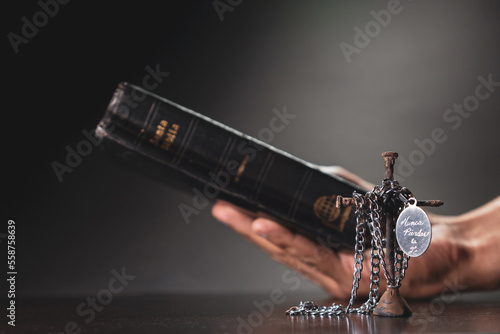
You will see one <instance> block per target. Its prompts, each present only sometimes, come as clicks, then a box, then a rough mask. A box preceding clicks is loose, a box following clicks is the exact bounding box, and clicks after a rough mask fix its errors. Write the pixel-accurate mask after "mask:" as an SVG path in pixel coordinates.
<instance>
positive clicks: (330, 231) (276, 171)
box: [96, 83, 363, 248]
mask: <svg viewBox="0 0 500 334" xmlns="http://www.w3.org/2000/svg"><path fill="white" fill-rule="evenodd" d="M96 135H97V136H98V137H100V138H102V143H101V146H102V147H104V148H105V149H106V150H109V151H111V152H113V153H114V155H115V156H117V157H119V158H120V159H121V160H125V161H126V162H127V165H130V166H134V167H135V168H136V169H139V170H140V171H141V172H143V173H146V174H149V175H153V176H154V177H161V178H162V179H166V180H167V182H170V183H177V182H178V181H179V180H182V181H181V182H183V183H187V184H189V186H190V188H189V191H190V193H191V194H192V195H193V196H192V199H193V200H192V201H190V202H186V203H182V202H181V203H179V204H178V208H179V216H178V217H179V220H182V219H183V220H184V221H185V222H186V223H188V222H189V221H190V219H192V218H193V215H194V214H196V213H198V212H199V211H200V210H202V209H204V208H205V207H207V205H208V203H209V200H211V199H214V198H220V199H224V200H226V201H228V202H231V203H234V204H236V205H238V206H241V207H243V208H245V209H247V210H250V211H252V212H255V213H256V214H257V215H260V216H266V217H272V218H273V219H275V220H276V221H278V222H279V223H281V224H283V225H284V226H286V227H288V228H290V229H292V230H293V231H296V232H297V233H301V234H303V235H304V236H306V237H308V238H311V239H313V240H315V241H316V242H319V243H321V244H323V245H325V246H328V247H330V248H339V247H347V248H353V247H354V236H355V218H354V213H353V212H352V210H351V208H350V207H348V208H344V209H337V208H336V207H335V201H336V197H337V195H341V196H346V197H350V196H351V195H352V193H353V191H358V192H360V193H363V190H362V189H359V188H356V186H355V185H353V184H351V183H349V182H346V181H345V180H343V179H340V178H337V177H333V176H331V175H327V174H325V173H323V172H322V171H321V170H320V167H319V166H318V165H315V164H312V163H309V162H306V161H303V160H301V159H299V158H296V157H294V156H292V155H291V154H288V153H286V152H284V151H281V150H279V149H277V148H275V147H272V146H270V145H268V144H266V143H264V142H262V141H260V140H257V139H255V138H252V137H250V136H248V135H246V134H244V133H241V132H239V131H236V130H234V129H232V128H230V127H228V126H225V125H223V124H221V123H219V122H216V121H214V120H212V119H210V118H208V117H206V116H204V115H201V114H199V113H196V112H194V111H192V110H189V109H187V108H185V107H182V106H180V105H178V104H176V103H174V102H171V101H169V100H167V99H164V98H162V97H160V96H157V95H154V94H152V93H150V92H148V91H146V90H144V89H142V88H140V87H137V86H134V85H131V84H128V83H121V84H120V85H119V86H118V88H117V89H116V91H115V93H114V95H113V98H112V100H111V102H110V103H109V106H108V108H107V110H106V112H105V114H104V116H103V118H102V120H101V121H100V123H99V125H98V127H97V129H96Z"/></svg>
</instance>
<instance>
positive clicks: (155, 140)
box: [149, 120, 168, 146]
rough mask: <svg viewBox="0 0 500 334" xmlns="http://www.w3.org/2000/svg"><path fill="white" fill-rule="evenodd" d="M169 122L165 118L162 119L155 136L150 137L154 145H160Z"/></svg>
mask: <svg viewBox="0 0 500 334" xmlns="http://www.w3.org/2000/svg"><path fill="white" fill-rule="evenodd" d="M167 124H168V122H167V121H165V120H161V121H160V124H158V125H157V126H156V131H155V134H154V135H153V137H151V138H150V139H149V142H150V143H151V144H153V145H156V146H158V144H159V143H160V139H161V137H163V134H164V133H165V128H166V127H167Z"/></svg>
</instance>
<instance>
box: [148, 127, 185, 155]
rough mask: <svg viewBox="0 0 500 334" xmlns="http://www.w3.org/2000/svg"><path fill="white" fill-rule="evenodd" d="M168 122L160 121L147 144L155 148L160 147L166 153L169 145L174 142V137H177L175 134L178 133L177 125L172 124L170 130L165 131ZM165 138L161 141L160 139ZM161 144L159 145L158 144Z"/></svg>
mask: <svg viewBox="0 0 500 334" xmlns="http://www.w3.org/2000/svg"><path fill="white" fill-rule="evenodd" d="M167 126H168V122H167V121H165V120H161V121H160V124H158V125H157V126H156V130H155V133H154V134H153V137H151V138H150V139H149V142H150V143H151V144H153V145H155V146H160V148H161V149H163V150H165V151H168V150H169V149H170V145H172V143H173V142H174V141H175V137H177V133H178V132H179V128H180V126H179V124H175V123H174V124H172V126H171V127H170V128H168V129H167ZM164 136H165V138H164V139H163V140H162V138H163V137H164ZM160 142H161V144H160Z"/></svg>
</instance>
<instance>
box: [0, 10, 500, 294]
mask: <svg viewBox="0 0 500 334" xmlns="http://www.w3.org/2000/svg"><path fill="white" fill-rule="evenodd" d="M387 3H388V2H387V1H364V2H354V3H351V2H349V3H347V2H335V1H286V2H278V1H260V2H251V1H243V2H241V4H239V5H238V6H236V7H234V8H233V11H228V12H226V13H225V14H224V21H221V20H220V19H219V17H218V15H217V13H216V11H215V9H214V8H213V6H212V2H211V1H182V2H181V1H178V2H165V3H164V4H162V5H161V6H160V5H158V4H155V5H151V4H149V3H147V2H144V1H141V2H137V3H135V4H124V3H123V2H119V1H114V2H107V4H106V5H103V4H96V3H93V4H89V3H82V2H70V3H69V4H67V5H64V6H61V8H60V10H59V13H58V14H57V15H56V16H55V17H54V18H51V19H50V22H49V23H48V24H47V26H46V27H43V28H41V29H40V31H39V33H38V35H37V36H35V37H34V38H33V39H32V40H30V42H29V43H28V44H27V45H21V47H20V52H19V53H18V54H17V55H14V52H13V51H12V48H11V47H10V45H9V42H8V40H7V39H6V38H5V39H4V42H3V43H4V46H5V47H6V48H5V50H4V53H5V54H7V55H8V56H9V60H8V61H6V62H5V63H4V65H6V68H5V71H6V72H5V73H8V75H6V76H5V77H4V80H3V82H4V84H5V89H3V90H2V99H1V100H2V115H3V116H4V115H5V117H6V118H7V119H6V121H5V123H3V125H4V126H3V127H4V128H5V129H4V131H3V136H4V138H3V140H2V147H3V148H4V152H5V153H4V157H5V159H4V160H3V161H2V164H3V165H4V166H6V167H7V171H6V172H4V177H3V179H4V184H5V187H2V188H3V189H4V191H3V194H2V196H3V198H4V199H3V200H2V208H4V209H3V210H2V214H3V216H4V219H3V220H2V222H3V223H2V224H4V225H3V226H4V227H2V230H6V227H5V226H6V220H7V219H14V220H15V221H16V224H17V227H18V230H17V233H18V234H17V238H18V243H17V246H18V264H17V266H18V272H19V276H18V289H19V292H20V294H21V295H29V294H36V295H85V294H95V293H96V291H98V290H100V289H102V288H105V287H106V286H107V283H108V281H109V278H110V277H111V274H110V271H111V270H112V269H117V270H119V269H120V268H122V267H126V270H127V273H130V274H132V275H135V276H136V279H135V280H134V281H133V282H132V283H131V284H130V285H129V286H128V287H127V290H126V292H127V293H140V292H160V291H161V292H173V291H175V292H181V291H183V292H234V291H249V292H251V291H270V289H271V288H275V287H277V288H282V289H285V290H286V289H288V288H289V286H290V285H289V284H288V285H287V284H285V282H283V281H282V274H283V273H284V272H285V271H286V270H287V269H286V268H285V267H283V266H281V265H279V264H277V263H275V262H273V261H272V260H271V259H269V258H268V257H267V256H266V255H265V254H264V253H262V252H261V251H260V250H258V249H257V248H256V247H254V246H252V245H250V244H248V243H247V242H246V241H245V240H244V239H243V238H241V237H239V236H238V235H236V234H234V233H233V232H232V231H231V230H229V229H228V228H227V227H225V226H223V225H221V224H219V223H218V222H216V221H215V219H213V218H212V217H211V215H210V209H209V208H207V209H206V210H205V211H203V212H202V214H200V215H199V216H197V217H194V218H193V219H192V222H191V223H190V224H188V225H187V224H185V222H184V221H183V219H182V217H181V215H180V214H179V211H178V209H177V206H178V204H179V203H181V202H185V203H190V202H191V200H192V198H191V195H190V194H189V193H187V194H186V193H182V192H180V191H178V190H175V189H172V188H169V187H166V186H164V185H162V184H158V183H156V182H154V181H152V180H150V179H147V178H144V177H143V176H141V175H137V174H135V173H133V172H130V171H128V170H126V169H122V168H121V167H120V166H117V165H116V164H113V163H111V162H110V161H109V160H108V159H107V157H106V155H105V154H104V153H103V152H101V151H100V150H98V149H94V151H93V152H92V154H90V155H89V156H87V157H85V158H84V159H83V162H82V163H81V165H79V166H78V167H77V168H75V170H74V171H73V172H72V173H71V174H65V175H64V180H63V182H62V183H59V182H58V180H57V178H56V176H55V174H54V172H53V170H52V168H51V163H52V162H53V161H59V162H63V161H64V159H65V156H66V150H65V147H66V146H67V145H69V146H71V147H73V148H75V147H76V145H77V144H78V143H79V142H80V141H81V140H82V139H84V136H83V135H82V134H81V131H82V130H84V129H86V130H90V129H92V128H94V127H95V125H96V124H97V122H98V120H99V118H100V116H101V115H102V113H103V111H104V109H105V107H106V105H107V102H108V101H109V99H110V97H111V95H112V93H113V91H114V88H115V86H116V84H117V83H118V82H119V81H122V80H126V81H129V82H132V83H136V84H141V82H142V78H143V77H144V75H146V73H147V72H146V71H145V67H146V66H148V65H149V66H152V67H154V66H155V65H156V64H160V68H161V69H162V70H163V71H168V72H169V73H170V75H169V76H168V78H166V79H165V81H164V82H163V83H162V84H161V85H160V87H159V88H158V89H156V90H155V91H154V92H155V93H157V94H159V95H162V96H164V97H166V98H169V99H171V100H173V101H175V102H177V103H180V104H182V105H184V106H186V107H189V108H191V109H194V110H196V111H198V112H201V113H203V114H205V115H207V116H210V117H213V118H215V119H217V120H218V121H220V122H222V123H226V124H228V125H230V126H232V127H234V128H236V129H238V130H241V131H243V132H246V133H248V134H250V135H254V136H255V135H257V134H258V132H259V130H260V129H262V128H263V127H267V126H268V124H269V120H270V119H271V117H272V116H273V114H272V109H273V108H278V109H280V110H281V109H282V108H283V107H284V106H286V108H287V111H288V112H289V113H292V114H295V115H297V117H296V118H295V119H294V120H293V121H291V123H290V124H289V125H288V126H287V127H286V128H285V130H284V131H282V132H280V133H277V134H276V136H275V138H274V141H273V142H272V143H271V144H272V145H275V146H277V147H278V148H281V149H284V150H285V151H288V152H290V153H292V154H294V155H297V156H298V157H300V158H303V159H305V160H308V161H311V162H314V163H318V164H324V165H340V166H343V167H345V168H347V169H349V170H350V171H352V172H354V173H356V174H359V175H360V176H362V177H364V178H366V179H367V180H369V181H372V182H379V181H380V180H381V179H382V177H383V164H382V162H383V161H382V159H381V157H380V153H381V152H383V151H387V150H394V151H397V152H399V153H400V155H401V157H403V158H405V159H408V157H409V156H410V154H412V152H413V151H414V150H416V149H417V148H418V147H417V146H416V144H415V142H414V141H415V140H416V139H419V140H423V139H424V138H430V136H431V133H432V131H433V130H434V129H435V128H442V129H443V130H444V131H445V133H446V134H447V136H448V139H447V141H445V142H444V143H442V144H438V145H437V146H436V150H435V152H434V153H433V154H432V155H430V156H426V158H425V161H424V163H423V164H422V165H420V166H418V167H417V168H416V169H415V171H414V172H413V173H412V174H411V176H409V177H406V178H405V179H406V180H405V182H404V185H406V186H407V187H409V188H410V189H411V190H412V191H413V193H414V194H416V195H417V196H418V197H421V198H427V199H442V200H444V201H445V202H446V205H445V206H443V207H442V208H439V209H437V210H434V211H435V212H438V213H442V214H449V215H457V214H460V213H463V212H465V211H468V210H471V209H473V208H475V207H477V206H479V205H481V204H483V203H485V202H487V201H489V200H491V199H493V198H494V197H496V196H497V195H498V194H499V187H500V176H499V175H498V170H499V167H500V156H499V148H500V140H499V139H500V135H499V130H498V125H499V124H500V113H499V107H500V89H498V90H497V91H495V92H494V93H493V94H492V95H491V97H490V98H488V99H487V100H486V101H482V102H481V104H480V106H479V109H478V110H477V111H475V112H474V113H472V115H471V116H470V117H469V118H468V119H464V120H463V124H462V125H461V126H460V127H459V128H458V129H456V130H453V129H451V127H450V124H449V123H446V122H445V121H444V120H443V114H444V112H445V110H446V109H448V108H450V107H452V105H453V104H454V103H462V102H463V100H464V99H465V98H466V97H467V96H468V95H471V94H473V93H474V90H475V87H476V86H477V85H478V83H479V82H478V80H477V77H478V76H480V75H482V76H484V77H487V76H488V75H489V74H492V76H493V80H494V81H500V66H499V61H498V60H499V59H500V17H499V4H498V3H496V2H493V1H439V2H435V1H402V2H401V6H402V8H403V10H402V12H401V13H400V14H398V15H393V17H392V19H391V22H390V24H389V25H388V26H387V27H384V28H382V30H381V32H380V34H378V35H377V36H375V37H373V38H372V40H371V42H370V44H369V45H368V46H367V47H365V48H364V49H362V50H361V52H360V53H359V54H354V55H353V56H352V61H351V63H347V61H346V59H345V57H344V56H343V54H342V52H341V49H340V47H339V44H340V43H341V42H346V43H349V44H353V39H354V36H355V31H354V30H353V29H354V27H356V26H358V27H360V28H362V29H364V26H365V24H366V23H368V22H369V21H372V20H373V17H372V16H371V14H370V11H372V10H374V11H377V12H378V11H380V10H382V9H386V8H387ZM37 10H39V7H38V6H37V5H36V4H35V3H33V4H31V5H25V6H21V7H19V8H13V9H12V10H10V11H9V15H8V16H9V18H10V20H9V21H7V22H8V24H6V27H5V30H4V31H5V33H4V35H7V33H8V32H10V31H13V32H16V33H19V31H20V29H21V25H22V22H21V17H23V16H27V17H31V15H33V13H35V12H36V11H37ZM2 245H5V244H4V243H2ZM410 265H411V264H410ZM300 289H303V290H304V293H306V294H307V293H311V292H314V290H316V289H318V288H317V287H315V286H314V285H312V284H310V283H308V282H306V281H304V280H303V281H301V285H300Z"/></svg>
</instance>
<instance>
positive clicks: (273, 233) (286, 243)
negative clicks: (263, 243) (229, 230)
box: [252, 218, 334, 266]
mask: <svg viewBox="0 0 500 334" xmlns="http://www.w3.org/2000/svg"><path fill="white" fill-rule="evenodd" d="M252 231H253V232H254V233H256V234H258V235H261V236H265V237H266V238H267V240H268V241H269V242H271V243H273V244H274V245H276V246H278V247H279V248H281V249H283V250H285V251H286V252H287V253H289V254H290V255H293V256H295V257H297V258H299V259H300V260H302V261H303V262H305V263H308V264H310V265H312V266H317V265H318V264H319V263H320V262H321V261H325V260H326V259H327V258H329V257H334V253H333V252H332V251H330V250H327V249H326V248H324V247H322V246H320V245H318V244H315V243H314V242H312V241H311V240H309V239H307V238H305V237H303V236H301V235H299V234H296V233H293V232H292V231H290V230H289V229H287V228H285V227H283V226H281V225H279V224H278V223H276V222H274V221H272V220H269V219H265V218H258V219H256V220H254V221H253V222H252Z"/></svg>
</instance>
